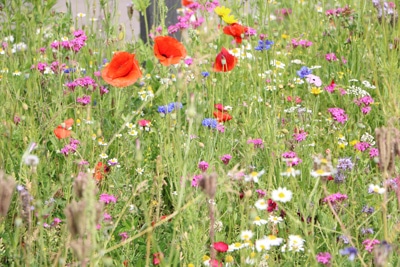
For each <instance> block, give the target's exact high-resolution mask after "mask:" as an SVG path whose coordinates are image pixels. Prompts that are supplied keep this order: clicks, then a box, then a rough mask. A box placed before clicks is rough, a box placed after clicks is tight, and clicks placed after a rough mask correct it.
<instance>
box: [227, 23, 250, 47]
mask: <svg viewBox="0 0 400 267" xmlns="http://www.w3.org/2000/svg"><path fill="white" fill-rule="evenodd" d="M247 29H248V28H247V27H245V26H243V25H240V24H238V23H233V24H230V25H228V26H225V27H224V33H225V34H227V35H230V36H233V37H234V38H235V42H236V43H238V44H241V43H242V37H243V36H244V34H245V33H246V32H247Z"/></svg>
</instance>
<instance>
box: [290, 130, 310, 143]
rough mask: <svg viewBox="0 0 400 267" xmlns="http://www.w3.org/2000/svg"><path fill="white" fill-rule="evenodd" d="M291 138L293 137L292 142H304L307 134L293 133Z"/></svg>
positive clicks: (303, 132)
mask: <svg viewBox="0 0 400 267" xmlns="http://www.w3.org/2000/svg"><path fill="white" fill-rule="evenodd" d="M293 137H294V140H296V141H297V142H301V141H304V140H306V138H307V132H305V131H300V133H294V134H293Z"/></svg>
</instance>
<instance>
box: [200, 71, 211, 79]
mask: <svg viewBox="0 0 400 267" xmlns="http://www.w3.org/2000/svg"><path fill="white" fill-rule="evenodd" d="M201 76H203V77H204V78H207V77H208V76H210V73H209V72H208V71H202V72H201Z"/></svg>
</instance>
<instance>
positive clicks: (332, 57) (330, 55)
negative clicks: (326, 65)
mask: <svg viewBox="0 0 400 267" xmlns="http://www.w3.org/2000/svg"><path fill="white" fill-rule="evenodd" d="M325 59H326V60H328V61H329V62H331V61H337V60H338V58H337V57H336V55H335V53H328V54H326V55H325Z"/></svg>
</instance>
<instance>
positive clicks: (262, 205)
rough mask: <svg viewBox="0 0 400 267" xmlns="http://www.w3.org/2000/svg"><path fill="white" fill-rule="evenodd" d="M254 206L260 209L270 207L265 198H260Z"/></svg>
mask: <svg viewBox="0 0 400 267" xmlns="http://www.w3.org/2000/svg"><path fill="white" fill-rule="evenodd" d="M254 206H255V207H256V208H257V209H259V210H266V209H267V208H268V203H267V202H266V201H265V199H262V198H260V199H259V200H257V201H256V203H255V204H254Z"/></svg>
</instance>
